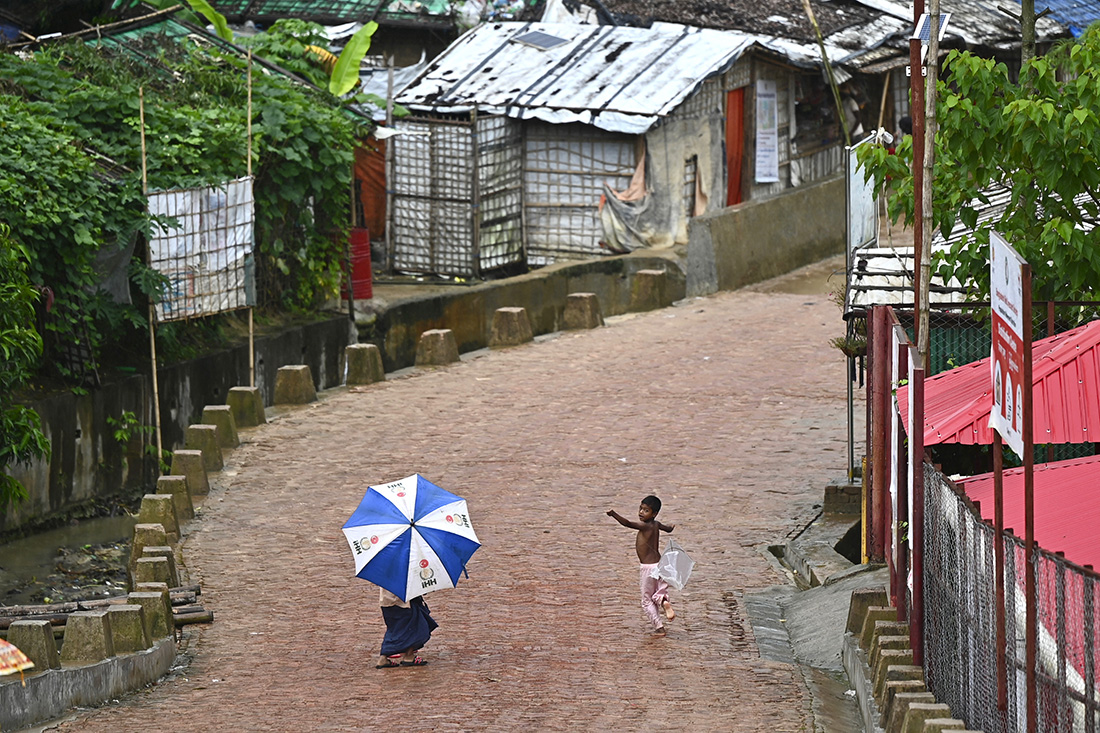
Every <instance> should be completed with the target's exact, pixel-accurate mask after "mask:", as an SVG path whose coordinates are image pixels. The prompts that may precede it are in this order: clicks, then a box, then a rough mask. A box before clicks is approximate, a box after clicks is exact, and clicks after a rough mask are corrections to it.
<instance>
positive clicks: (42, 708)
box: [0, 637, 176, 730]
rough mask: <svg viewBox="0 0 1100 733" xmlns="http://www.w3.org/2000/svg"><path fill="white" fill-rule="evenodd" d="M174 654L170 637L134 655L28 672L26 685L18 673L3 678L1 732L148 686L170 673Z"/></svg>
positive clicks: (0, 712) (173, 644)
mask: <svg viewBox="0 0 1100 733" xmlns="http://www.w3.org/2000/svg"><path fill="white" fill-rule="evenodd" d="M175 658H176V641H175V639H173V638H171V637H169V638H165V639H161V640H160V641H158V642H156V643H155V644H154V645H153V647H152V648H151V649H147V650H145V651H142V652H137V653H136V654H122V655H119V656H117V657H111V658H110V659H105V660H103V661H102V662H97V663H95V664H89V665H87V666H84V667H70V668H62V669H50V670H46V671H45V672H39V673H37V674H27V676H26V682H27V686H26V687H24V686H23V685H22V684H20V682H19V675H18V674H16V675H13V676H12V677H3V678H0V679H2V682H0V730H20V729H23V728H26V727H28V726H30V725H31V724H32V723H36V722H39V721H43V720H49V719H51V718H56V717H58V716H59V715H63V714H64V713H66V712H67V711H69V710H70V709H72V708H74V707H82V706H92V705H98V704H100V703H102V702H104V701H106V700H110V699H111V698H113V697H118V696H119V695H122V694H124V693H127V692H129V691H131V690H136V689H138V688H141V687H144V686H145V685H147V684H149V683H151V682H153V681H155V680H157V679H160V678H161V677H162V676H163V675H165V674H167V673H168V670H169V669H170V668H171V666H172V662H173V661H174V660H175ZM31 671H33V670H31Z"/></svg>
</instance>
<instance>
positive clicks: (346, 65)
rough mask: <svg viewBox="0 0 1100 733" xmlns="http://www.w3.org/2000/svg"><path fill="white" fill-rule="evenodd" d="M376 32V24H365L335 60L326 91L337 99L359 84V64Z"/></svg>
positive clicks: (372, 22)
mask: <svg viewBox="0 0 1100 733" xmlns="http://www.w3.org/2000/svg"><path fill="white" fill-rule="evenodd" d="M376 30H378V24H377V23H375V22H374V21H371V22H370V23H367V24H366V25H364V26H363V27H362V28H360V29H359V30H357V31H356V32H355V35H353V36H352V37H351V40H349V41H348V42H347V45H345V46H344V50H343V51H341V52H340V58H339V59H337V60H336V67H335V68H334V69H333V70H332V78H331V79H329V83H328V90H329V91H330V92H332V94H334V95H336V96H337V97H342V96H344V95H345V94H347V93H348V92H350V91H351V90H352V89H354V88H355V85H356V84H358V83H359V64H361V63H362V62H363V57H364V56H366V55H367V51H368V50H369V49H370V41H371V36H373V35H374V32H375V31H376Z"/></svg>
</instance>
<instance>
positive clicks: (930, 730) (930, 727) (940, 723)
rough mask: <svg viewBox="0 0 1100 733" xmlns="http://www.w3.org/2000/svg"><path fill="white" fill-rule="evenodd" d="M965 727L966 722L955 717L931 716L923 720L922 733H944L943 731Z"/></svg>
mask: <svg viewBox="0 0 1100 733" xmlns="http://www.w3.org/2000/svg"><path fill="white" fill-rule="evenodd" d="M965 729H966V723H964V722H962V721H961V720H959V719H957V718H932V719H930V720H926V721H924V728H923V729H922V733H944V731H961V730H965Z"/></svg>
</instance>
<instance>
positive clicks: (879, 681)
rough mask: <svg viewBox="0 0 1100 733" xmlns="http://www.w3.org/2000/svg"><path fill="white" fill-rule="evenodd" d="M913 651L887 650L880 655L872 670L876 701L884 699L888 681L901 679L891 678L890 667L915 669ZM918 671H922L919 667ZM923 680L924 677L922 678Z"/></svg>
mask: <svg viewBox="0 0 1100 733" xmlns="http://www.w3.org/2000/svg"><path fill="white" fill-rule="evenodd" d="M914 666H916V665H914V664H913V650H912V649H886V650H884V651H883V652H881V653H880V654H879V655H878V661H877V662H876V664H875V668H874V670H872V673H871V674H872V676H873V677H874V679H875V699H876V700H881V699H882V692H883V689H884V688H885V686H886V680H888V679H901V678H900V677H897V676H895V677H892V678H891V677H890V667H914ZM917 669H920V668H919V667H917ZM922 679H923V677H922Z"/></svg>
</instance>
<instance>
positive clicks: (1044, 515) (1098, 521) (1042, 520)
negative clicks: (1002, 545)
mask: <svg viewBox="0 0 1100 733" xmlns="http://www.w3.org/2000/svg"><path fill="white" fill-rule="evenodd" d="M958 483H959V484H960V485H961V486H962V488H963V489H964V490H965V491H966V495H967V496H969V497H970V499H971V500H973V501H977V502H980V503H981V512H982V517H983V518H984V519H986V520H988V521H989V522H993V474H992V473H984V474H982V475H980V476H972V477H971V478H967V479H962V480H961V481H959V482H958ZM1098 484H1100V456H1089V457H1087V458H1071V459H1069V460H1067V461H1056V462H1054V463H1041V464H1039V465H1037V466H1035V542H1036V543H1037V544H1038V545H1039V546H1040V547H1042V548H1043V549H1044V550H1048V551H1050V552H1064V553H1065V554H1066V558H1067V559H1069V560H1072V561H1073V562H1075V563H1077V564H1078V565H1092V566H1093V567H1095V568H1100V532H1097V531H1096V528H1097V526H1100V491H1097V488H1098ZM1004 517H1005V527H1011V528H1012V529H1013V534H1015V535H1016V536H1017V537H1023V536H1024V474H1023V469H1022V468H1013V469H1009V470H1006V471H1005V472H1004Z"/></svg>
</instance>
